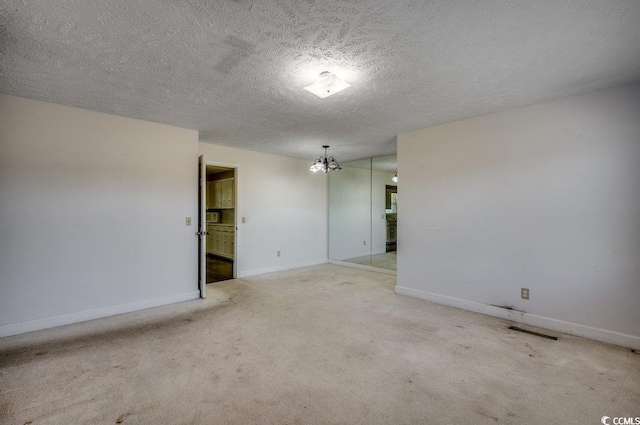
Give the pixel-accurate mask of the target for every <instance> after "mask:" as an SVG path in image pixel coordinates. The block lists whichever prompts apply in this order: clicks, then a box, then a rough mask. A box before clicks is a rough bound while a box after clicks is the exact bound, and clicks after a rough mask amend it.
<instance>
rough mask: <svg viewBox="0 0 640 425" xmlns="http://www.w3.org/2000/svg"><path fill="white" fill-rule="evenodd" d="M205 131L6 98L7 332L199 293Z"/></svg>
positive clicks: (0, 280)
mask: <svg viewBox="0 0 640 425" xmlns="http://www.w3.org/2000/svg"><path fill="white" fill-rule="evenodd" d="M197 151H198V133H197V132H196V131H193V130H186V129H181V128H176V127H170V126H166V125H161V124H155V123H150V122H144V121H139V120H134V119H129V118H123V117H117V116H112V115H107V114H101V113H96V112H91V111H86V110H81V109H76V108H70V107H66V106H60V105H54V104H49V103H44V102H38V101H34V100H28V99H22V98H17V97H13V96H6V95H0V201H1V203H0V336H4V335H10V334H15V333H20V332H26V331H30V330H35V329H42V328H46V327H50V326H55V325H61V324H66V323H73V322H77V321H81V320H87V319H92V318H96V317H103V316H107V315H110V314H117V313H122V312H125V311H131V310H136V309H140V308H145V307H151V306H154V305H160V304H166V303H170V302H175V301H180V300H184V299H190V298H194V297H197V295H198V293H197V245H196V238H195V236H194V232H195V231H196V228H195V226H192V227H186V226H185V217H188V216H190V217H193V218H196V217H197Z"/></svg>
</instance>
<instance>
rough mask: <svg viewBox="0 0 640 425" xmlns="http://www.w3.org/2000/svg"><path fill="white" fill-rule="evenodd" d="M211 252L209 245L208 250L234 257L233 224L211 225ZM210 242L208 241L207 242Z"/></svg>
mask: <svg viewBox="0 0 640 425" xmlns="http://www.w3.org/2000/svg"><path fill="white" fill-rule="evenodd" d="M211 227H212V230H210V232H211V233H210V236H211V240H212V242H211V247H212V249H211V252H209V249H208V245H207V252H208V253H210V254H214V255H218V256H220V257H225V258H231V259H232V258H233V256H234V253H235V251H234V245H235V241H234V237H235V231H234V229H233V226H211ZM207 243H208V242H207Z"/></svg>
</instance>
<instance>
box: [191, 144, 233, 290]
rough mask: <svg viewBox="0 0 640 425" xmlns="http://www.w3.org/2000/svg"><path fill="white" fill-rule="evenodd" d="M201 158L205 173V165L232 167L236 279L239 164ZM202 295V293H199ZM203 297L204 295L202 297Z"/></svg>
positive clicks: (205, 254)
mask: <svg viewBox="0 0 640 425" xmlns="http://www.w3.org/2000/svg"><path fill="white" fill-rule="evenodd" d="M202 159H203V163H204V166H205V174H206V168H207V166H212V167H223V168H230V169H233V178H234V184H233V208H234V210H233V211H234V221H235V225H234V231H233V278H234V279H237V277H238V251H239V249H238V240H239V238H238V229H239V226H238V220H239V219H240V214H239V208H238V206H239V203H238V186H240V183H239V181H240V179H239V176H240V172H239V171H240V166H239V165H238V164H234V163H230V162H222V161H212V160H209V159H207V156H206V155H202ZM205 186H206V180H205ZM204 208H205V211H206V208H207V207H206V205H205V207H204ZM202 220H206V214H205V216H204V217H203V218H202ZM198 225H200V226H201V227H202V225H203V223H198ZM206 227H207V226H206V223H204V228H205V230H206ZM204 258H205V261H206V258H207V253H206V248H205V253H204ZM205 280H206V276H205ZM201 296H202V294H201ZM202 298H204V297H202Z"/></svg>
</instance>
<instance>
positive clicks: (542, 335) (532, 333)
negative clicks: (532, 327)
mask: <svg viewBox="0 0 640 425" xmlns="http://www.w3.org/2000/svg"><path fill="white" fill-rule="evenodd" d="M509 329H511V330H512V331H518V332H524V333H526V334H530V335H535V336H539V337H541V338H547V339H552V340H554V341H557V340H558V337H557V336H551V335H545V334H541V333H539V332H534V331H528V330H526V329H522V328H519V327H517V326H509Z"/></svg>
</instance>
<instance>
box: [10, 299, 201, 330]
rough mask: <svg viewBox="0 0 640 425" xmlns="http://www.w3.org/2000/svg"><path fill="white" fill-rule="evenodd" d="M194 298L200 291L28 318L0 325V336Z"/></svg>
mask: <svg viewBox="0 0 640 425" xmlns="http://www.w3.org/2000/svg"><path fill="white" fill-rule="evenodd" d="M196 298H200V291H190V292H185V293H183V294H178V295H169V296H166V297H160V298H152V299H150V300H140V301H135V302H132V303H127V304H118V305H113V306H109V307H103V308H97V309H95V310H87V311H80V312H78V313H70V314H63V315H61V316H54V317H46V318H44V319H36V320H30V321H28V322H21V323H14V324H11V325H4V326H0V338H1V337H6V336H12V335H18V334H23V333H27V332H33V331H39V330H42V329H49V328H54V327H56V326H63V325H71V324H73V323H79V322H86V321H87V320H94V319H101V318H103V317H108V316H115V315H117V314H123V313H130V312H132V311H138V310H145V309H147V308H152V307H159V306H162V305H167V304H174V303H179V302H182V301H188V300H194V299H196Z"/></svg>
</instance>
